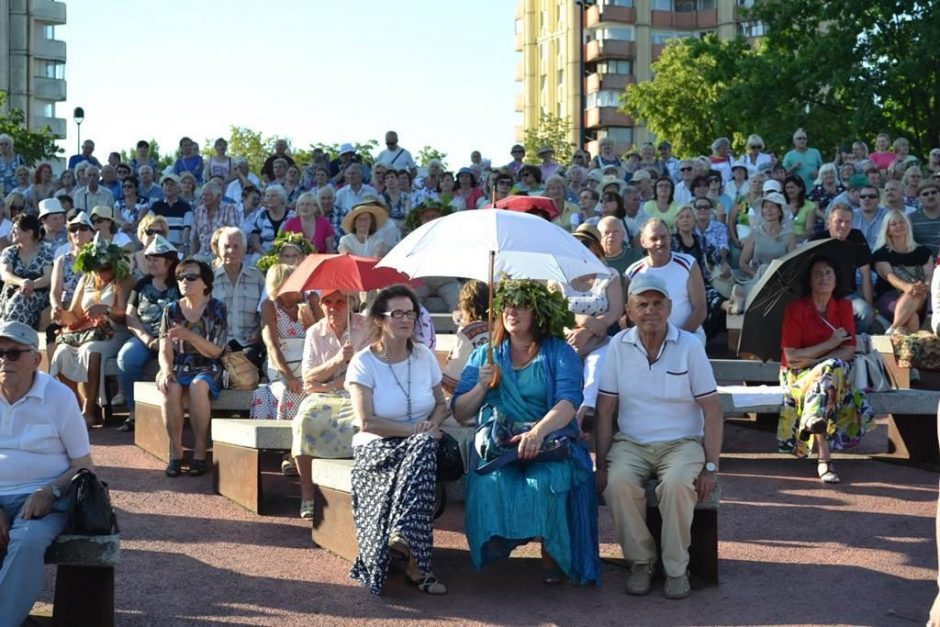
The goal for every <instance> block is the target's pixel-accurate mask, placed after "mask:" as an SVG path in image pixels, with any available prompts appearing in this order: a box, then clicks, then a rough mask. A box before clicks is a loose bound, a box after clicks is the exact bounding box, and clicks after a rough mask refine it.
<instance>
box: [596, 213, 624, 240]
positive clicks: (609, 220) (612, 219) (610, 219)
mask: <svg viewBox="0 0 940 627" xmlns="http://www.w3.org/2000/svg"><path fill="white" fill-rule="evenodd" d="M608 224H611V225H613V226H615V227H617V228H618V229H620V233H621V234H622V235H623V236H624V237H626V236H627V228H626V227H625V226H624V225H623V220H621V219H620V218H618V217H616V216H604V217H603V218H601V219H600V220H598V221H597V228H598V230H600V228H601V225H604V226H607V225H608Z"/></svg>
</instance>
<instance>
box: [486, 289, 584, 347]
mask: <svg viewBox="0 0 940 627" xmlns="http://www.w3.org/2000/svg"><path fill="white" fill-rule="evenodd" d="M510 306H516V307H526V308H531V309H532V316H533V321H534V323H535V325H536V326H538V327H541V328H543V329H548V330H549V333H551V334H552V335H554V336H555V337H558V338H564V337H565V328H572V327H574V314H573V313H571V310H570V309H568V301H567V300H566V299H565V297H564V295H563V294H562V293H561V292H553V291H550V290H549V289H548V288H547V287H546V286H545V285H544V284H542V283H540V282H538V281H533V280H531V279H505V278H504V279H502V280H501V281H500V282H499V285H497V286H496V293H495V294H494V295H493V309H494V312H493V314H494V315H499V314H500V313H502V311H503V309H505V308H506V307H510Z"/></svg>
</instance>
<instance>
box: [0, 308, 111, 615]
mask: <svg viewBox="0 0 940 627" xmlns="http://www.w3.org/2000/svg"><path fill="white" fill-rule="evenodd" d="M38 369H39V337H38V336H37V335H36V331H34V330H33V329H32V328H30V327H29V326H27V325H25V324H23V323H21V322H0V555H3V553H4V552H6V555H5V556H3V558H2V566H0V625H20V624H21V623H22V622H23V621H24V620H25V619H26V616H27V614H28V613H29V610H30V609H31V608H32V607H33V603H34V602H35V601H36V599H37V598H38V597H39V593H40V592H42V584H43V556H44V555H45V552H46V548H47V547H48V546H49V545H50V544H52V541H53V540H55V538H56V536H58V535H59V534H60V533H62V530H63V529H64V528H65V523H66V515H65V512H66V510H67V508H68V498H67V497H66V496H64V494H65V493H66V492H67V491H68V487H69V481H70V480H71V478H72V475H74V474H75V472H77V471H78V469H79V468H88V469H90V470H91V469H93V466H92V462H91V448H90V446H89V443H88V431H87V430H86V428H85V421H84V419H83V418H82V413H81V411H79V409H78V401H76V400H75V395H74V394H72V392H71V391H70V390H69V389H68V388H67V387H65V385H63V384H62V383H60V382H59V381H56V380H55V379H54V378H52V377H50V376H49V375H47V374H46V373H44V372H39V370H38Z"/></svg>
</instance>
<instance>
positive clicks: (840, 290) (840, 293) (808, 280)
mask: <svg viewBox="0 0 940 627" xmlns="http://www.w3.org/2000/svg"><path fill="white" fill-rule="evenodd" d="M820 263H823V264H826V265H827V266H829V267H830V268H832V271H833V272H834V273H835V275H836V287H835V289H834V290H832V297H833V298H843V297H845V295H846V290H845V286H844V285H842V273H841V272H839V266H838V264H836V262H835V261H834V260H833V259H831V258H830V257H826V256H825V255H819V256H816V257H813V258H812V259H811V260H810V263H809V265H808V266H807V267H806V273H805V274H804V275H803V296H809V295H811V294H812V293H813V288H812V286H811V284H812V276H813V268H814V267H815V266H816V265H817V264H820Z"/></svg>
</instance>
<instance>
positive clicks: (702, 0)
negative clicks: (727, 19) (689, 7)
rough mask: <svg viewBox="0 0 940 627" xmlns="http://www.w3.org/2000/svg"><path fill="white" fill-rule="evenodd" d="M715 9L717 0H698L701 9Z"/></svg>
mask: <svg viewBox="0 0 940 627" xmlns="http://www.w3.org/2000/svg"><path fill="white" fill-rule="evenodd" d="M714 9H715V0H698V10H699V11H713V10H714Z"/></svg>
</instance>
